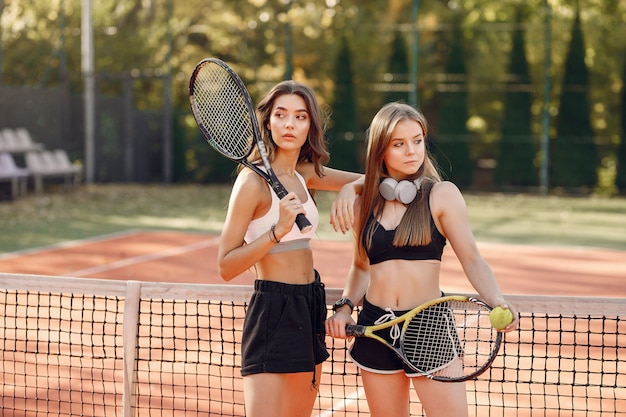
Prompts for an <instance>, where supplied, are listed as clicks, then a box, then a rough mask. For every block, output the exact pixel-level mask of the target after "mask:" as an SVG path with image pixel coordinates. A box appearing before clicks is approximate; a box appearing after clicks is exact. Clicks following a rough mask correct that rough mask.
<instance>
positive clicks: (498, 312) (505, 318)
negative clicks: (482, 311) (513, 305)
mask: <svg viewBox="0 0 626 417" xmlns="http://www.w3.org/2000/svg"><path fill="white" fill-rule="evenodd" d="M489 321H491V325H492V326H493V328H494V329H497V330H502V329H504V328H505V327H506V326H508V325H509V324H511V322H512V321H513V313H511V310H509V309H508V308H502V307H500V306H498V307H496V308H494V309H493V310H491V313H489Z"/></svg>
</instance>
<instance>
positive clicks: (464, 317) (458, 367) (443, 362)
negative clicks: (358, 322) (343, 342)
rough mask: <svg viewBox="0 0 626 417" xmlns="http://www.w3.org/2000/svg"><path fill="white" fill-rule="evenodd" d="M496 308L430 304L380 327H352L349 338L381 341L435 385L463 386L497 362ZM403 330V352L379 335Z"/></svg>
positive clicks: (460, 301) (466, 300)
mask: <svg viewBox="0 0 626 417" xmlns="http://www.w3.org/2000/svg"><path fill="white" fill-rule="evenodd" d="M490 312H491V307H490V306H489V305H488V304H486V303H485V302H483V301H481V300H479V299H477V298H474V297H467V296H463V295H449V296H445V297H440V298H437V299H434V300H431V301H430V302H428V303H425V304H422V305H421V306H419V307H416V308H414V309H412V310H411V311H409V312H407V313H405V314H403V315H402V316H400V317H397V318H396V319H393V320H390V321H388V322H386V323H382V324H379V325H375V326H354V325H353V326H347V327H346V333H347V334H348V335H353V336H365V337H370V338H373V339H376V340H378V341H379V342H382V343H384V344H385V345H386V346H388V347H389V348H391V349H392V350H393V351H394V352H395V353H396V354H397V355H398V357H400V359H402V360H403V361H404V362H405V363H406V364H407V365H408V366H409V368H411V369H413V370H414V371H415V372H416V373H419V374H421V375H424V376H426V377H428V378H430V379H433V380H437V381H444V382H461V381H467V380H469V379H474V378H476V377H477V376H479V375H480V374H482V373H483V372H485V371H486V370H487V369H488V368H489V366H490V365H491V364H492V363H493V361H494V359H495V358H496V356H497V354H498V351H499V349H500V345H501V343H502V333H501V332H498V331H497V330H496V329H494V328H493V326H492V325H491V322H490V320H489V313H490ZM393 325H401V326H402V328H401V332H400V338H399V339H398V346H392V345H391V344H389V343H388V342H387V341H386V340H385V339H383V338H382V337H380V336H378V335H377V334H376V332H377V331H379V330H382V329H384V328H388V327H391V326H393Z"/></svg>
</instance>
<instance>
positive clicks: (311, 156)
mask: <svg viewBox="0 0 626 417" xmlns="http://www.w3.org/2000/svg"><path fill="white" fill-rule="evenodd" d="M285 94H296V95H298V96H300V97H302V99H303V100H304V103H305V104H306V107H307V110H308V112H309V117H310V121H311V125H310V127H309V134H308V136H307V140H306V142H305V143H304V145H302V148H301V149H300V155H299V156H298V162H311V163H313V165H314V167H315V172H316V173H317V175H319V176H320V177H321V176H323V169H324V165H325V164H327V163H328V161H329V160H330V153H329V152H328V149H327V147H326V140H325V137H324V132H325V130H326V120H327V115H326V113H325V112H324V110H323V109H322V107H321V106H320V104H319V102H318V101H317V98H316V97H315V94H314V93H313V90H312V89H311V88H309V87H308V86H306V85H304V84H301V83H299V82H296V81H293V80H287V81H282V82H280V83H278V84H276V85H275V86H274V87H273V88H272V89H271V90H270V91H269V92H268V93H267V94H266V95H265V97H263V99H262V100H261V101H260V102H259V104H258V106H257V119H258V121H259V128H260V130H261V138H262V139H263V143H265V147H266V148H267V153H268V157H269V160H270V161H273V160H274V155H275V153H276V143H275V142H274V140H273V139H272V132H271V131H270V129H269V128H268V124H269V121H270V116H271V113H272V109H273V107H274V103H275V101H276V99H277V98H278V97H280V96H282V95H285ZM248 159H249V160H250V161H251V162H258V161H260V159H261V157H260V155H259V153H258V151H257V149H256V148H254V151H253V152H252V154H251V155H250V157H249V158H248Z"/></svg>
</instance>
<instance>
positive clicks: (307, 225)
mask: <svg viewBox="0 0 626 417" xmlns="http://www.w3.org/2000/svg"><path fill="white" fill-rule="evenodd" d="M296 224H297V225H298V228H299V229H300V231H301V232H302V233H307V232H310V231H311V229H312V228H313V225H312V224H311V222H310V221H309V219H307V218H306V216H305V215H304V214H302V213H300V214H298V215H297V216H296Z"/></svg>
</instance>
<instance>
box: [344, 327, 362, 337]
mask: <svg viewBox="0 0 626 417" xmlns="http://www.w3.org/2000/svg"><path fill="white" fill-rule="evenodd" d="M364 334H365V326H361V325H360V324H348V325H346V336H363V335H364Z"/></svg>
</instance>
